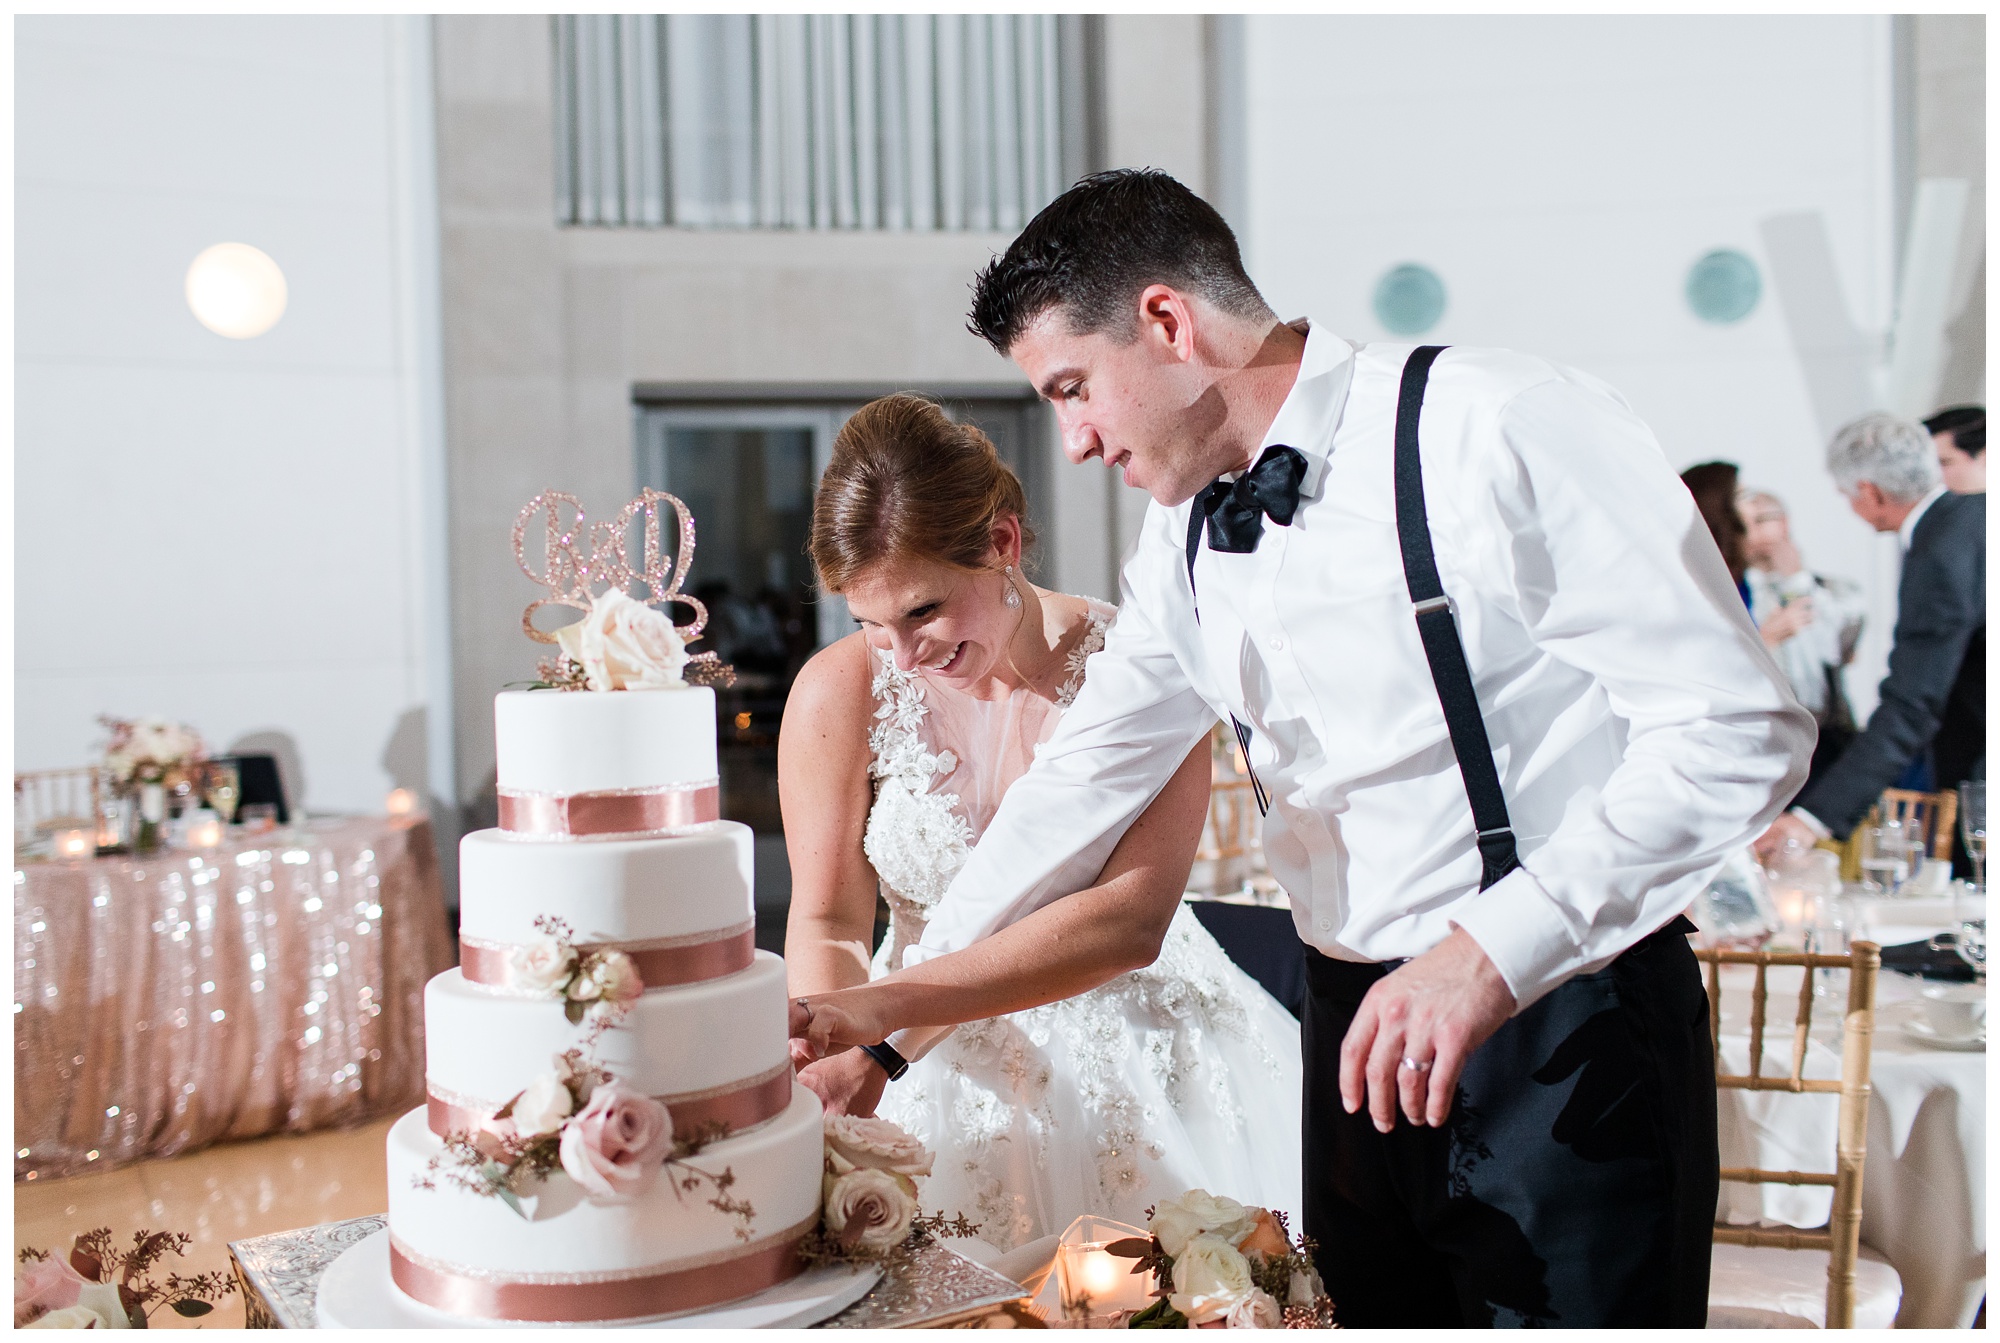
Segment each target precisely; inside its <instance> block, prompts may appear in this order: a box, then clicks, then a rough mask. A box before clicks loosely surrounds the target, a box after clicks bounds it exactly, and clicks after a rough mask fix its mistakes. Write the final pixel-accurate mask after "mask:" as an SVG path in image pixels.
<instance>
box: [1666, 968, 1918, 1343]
mask: <svg viewBox="0 0 2000 1343" xmlns="http://www.w3.org/2000/svg"><path fill="white" fill-rule="evenodd" d="M1695 954H1696V955H1697V956H1698V957H1699V958H1700V959H1701V960H1702V961H1703V962H1704V963H1705V964H1706V965H1707V976H1708V1023H1709V1034H1710V1038H1711V1041H1712V1042H1713V1044H1714V1045H1715V1066H1716V1076H1715V1084H1716V1086H1717V1087H1718V1088H1736V1089H1740V1090H1744V1091H1783V1092H1791V1093H1793V1094H1811V1093H1831V1094H1836V1095H1838V1096H1839V1097H1840V1112H1839V1120H1838V1129H1837V1137H1836V1140H1835V1152H1834V1169H1833V1172H1832V1173H1831V1174H1827V1173H1824V1172H1816V1171H1797V1170H1759V1169H1755V1168H1750V1167H1733V1168H1732V1167H1725V1168H1724V1169H1723V1171H1722V1178H1723V1179H1724V1180H1728V1181H1732V1182H1737V1183H1744V1184H1789V1185H1822V1186H1831V1187H1832V1189H1833V1214H1832V1216H1831V1218H1830V1219H1829V1220H1828V1222H1827V1225H1826V1226H1825V1227H1823V1228H1820V1229H1818V1230H1796V1229H1793V1228H1790V1227H1764V1226H1754V1227H1746V1226H1730V1225H1724V1224H1721V1223H1718V1224H1717V1226H1716V1228H1715V1243H1716V1244H1718V1245H1742V1246H1749V1247H1753V1248H1765V1249H1776V1250H1821V1251H1825V1252H1826V1255H1827V1270H1826V1327H1827V1328H1829V1329H1851V1328H1853V1327H1854V1308H1855V1299H1856V1262H1857V1260H1858V1259H1859V1257H1860V1245H1861V1174H1862V1167H1863V1165H1864V1163H1865V1162H1866V1160H1867V1156H1868V1102H1869V1098H1870V1096H1871V1094H1872V1091H1873V1088H1872V1086H1871V1085H1870V1082H1869V1061H1870V1057H1871V1054H1872V1051H1873V1047H1874V1038H1875V981H1876V977H1877V975H1878V974H1879V973H1880V971H1881V968H1882V951H1881V948H1880V947H1878V946H1876V945H1875V944H1874V943H1873V942H1856V943H1855V944H1854V945H1853V947H1852V949H1851V950H1850V951H1849V952H1848V953H1847V954H1845V955H1834V954H1830V953H1814V952H1792V951H1729V950H1724V949H1722V948H1720V947H1711V948H1701V949H1697V951H1696V953H1695ZM1725 965H1747V966H1752V967H1754V968H1755V972H1756V973H1755V978H1754V980H1753V981H1752V984H1751V989H1750V1042H1749V1043H1750V1054H1749V1071H1748V1072H1747V1073H1744V1074H1741V1075H1736V1074H1731V1073H1728V1072H1726V1071H1725V1070H1724V1068H1723V1062H1722V1038H1721V1028H1722V967H1723V966H1725ZM1772 966H1797V967H1799V968H1800V970H1801V974H1800V981H1799V996H1798V1007H1797V1009H1796V1011H1795V1013H1794V1016H1793V1022H1792V1041H1791V1045H1792V1048H1791V1067H1790V1069H1789V1070H1788V1071H1786V1072H1785V1073H1784V1074H1782V1075H1767V1074H1766V1072H1765V1070H1764V1043H1765V1032H1766V1024H1767V1022H1766V1015H1767V1007H1768V1005H1769V997H1770V994H1769V982H1768V975H1769V971H1770V969H1771V967H1772ZM1819 970H1846V971H1847V972H1848V975H1847V1009H1846V1013H1845V1015H1844V1016H1843V1018H1842V1021H1841V1037H1840V1038H1841V1050H1840V1076H1839V1077H1838V1078H1817V1077H1807V1076H1806V1075H1805V1066H1806V1046H1807V1042H1808V1038H1809V1036H1810V1034H1811V1031H1812V1010H1813V976H1814V974H1815V972H1817V971H1819ZM1871 1268H1872V1269H1874V1270H1879V1271H1876V1272H1872V1273H1871V1278H1873V1279H1875V1280H1880V1279H1881V1275H1882V1273H1884V1272H1886V1273H1887V1274H1888V1275H1889V1276H1890V1277H1894V1270H1893V1269H1889V1268H1888V1267H1887V1265H1872V1266H1871ZM1896 1291H1897V1295H1898V1297H1899V1298H1900V1295H1901V1284H1900V1280H1898V1281H1897V1284H1896Z"/></svg>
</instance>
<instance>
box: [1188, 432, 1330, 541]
mask: <svg viewBox="0 0 2000 1343" xmlns="http://www.w3.org/2000/svg"><path fill="white" fill-rule="evenodd" d="M1305 476H1306V459H1305V458H1304V457H1303V456H1301V455H1300V454H1299V452H1298V450H1297V449H1296V448H1288V447H1286V446H1284V445H1283V444H1282V443H1277V444H1273V445H1272V446H1270V447H1268V448H1266V449H1264V455H1263V456H1262V457H1259V458H1258V459H1257V465H1255V466H1253V467H1251V468H1250V469H1249V470H1248V471H1245V472H1244V473H1243V474H1242V475H1241V476H1239V477H1237V478H1236V479H1235V480H1234V481H1228V480H1218V481H1215V482H1213V483H1212V484H1210V485H1209V487H1208V488H1207V489H1205V490H1203V491H1202V492H1201V493H1200V494H1198V495H1196V496H1195V500H1194V504H1195V509H1196V512H1197V515H1198V516H1202V517H1206V518H1207V519H1208V546H1209V549H1211V550H1222V551H1228V552H1230V553H1232V554H1236V555H1247V554H1249V553H1250V552H1251V551H1253V550H1255V549H1256V548H1257V542H1258V541H1260V540H1262V539H1263V536H1264V515H1265V514H1267V513H1268V514H1269V515H1270V517H1271V521H1273V522H1275V523H1277V524H1278V525H1279V526H1280V527H1289V526H1291V525H1292V515H1293V514H1294V513H1296V512H1298V510H1299V482H1300V481H1302V480H1304V479H1305Z"/></svg>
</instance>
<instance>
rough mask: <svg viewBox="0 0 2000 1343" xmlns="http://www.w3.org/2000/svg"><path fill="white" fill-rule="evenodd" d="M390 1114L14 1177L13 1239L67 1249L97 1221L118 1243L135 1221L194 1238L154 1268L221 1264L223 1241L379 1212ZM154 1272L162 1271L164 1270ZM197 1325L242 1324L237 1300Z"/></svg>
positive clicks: (170, 1323)
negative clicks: (118, 1163)
mask: <svg viewBox="0 0 2000 1343" xmlns="http://www.w3.org/2000/svg"><path fill="white" fill-rule="evenodd" d="M395 1118H396V1117H395V1116H393V1115H391V1116H388V1117H386V1118H383V1119H380V1120H378V1121H376V1122H374V1123H371V1124H368V1125H366V1126H364V1127H362V1128H356V1129H344V1130H341V1129H336V1130H330V1131H328V1132H324V1133H307V1134H299V1135H292V1136H281V1137H275V1138H258V1139H254V1140H252V1141H249V1142H238V1143H228V1144H225V1145H222V1146H218V1147H211V1148H208V1149H207V1150H205V1151H201V1152H195V1153H193V1154H191V1155H188V1156H181V1157H173V1158H170V1159H168V1160H164V1161H142V1162H139V1163H137V1164H135V1165H130V1166H125V1167H121V1168H120V1169H118V1170H110V1171H105V1172H104V1173H102V1174H92V1175H75V1176H71V1177H70V1178H69V1179H67V1180H49V1181H46V1182H44V1181H40V1180H36V1181H29V1182H21V1181H16V1182H15V1185H14V1244H15V1245H16V1247H19V1246H23V1245H33V1246H36V1247H38V1248H41V1249H56V1248H61V1249H63V1250H67V1249H68V1248H69V1245H70V1242H71V1241H72V1240H74V1239H75V1238H76V1236H77V1235H78V1233H80V1232H84V1231H89V1230H92V1229H93V1228H96V1227H100V1226H108V1227H110V1228H111V1232H112V1234H113V1235H114V1236H115V1237H116V1238H117V1239H119V1240H121V1241H123V1240H127V1239H129V1238H130V1236H131V1234H132V1233H133V1232H134V1231H137V1230H139V1229H141V1228H144V1229H145V1230H148V1231H185V1232H187V1233H188V1234H190V1235H192V1236H193V1237H194V1242H195V1243H194V1245H193V1246H192V1247H191V1248H190V1249H189V1250H188V1253H187V1257H186V1258H185V1259H184V1260H180V1261H174V1260H171V1259H170V1260H168V1261H167V1262H166V1264H165V1265H164V1266H163V1270H164V1269H172V1270H175V1271H178V1272H181V1273H198V1272H201V1271H203V1270H205V1269H212V1268H213V1269H221V1270H223V1271H224V1272H227V1271H228V1269H229V1242H230V1241H232V1240H242V1239H243V1238H245V1237H246V1236H261V1235H264V1234H265V1233H267V1232H271V1231H289V1230H291V1229H292V1228H294V1227H301V1226H314V1225H317V1224H318V1223H320V1222H332V1221H338V1220H339V1219H341V1218H343V1217H361V1216H365V1215H366V1214H368V1213H379V1212H382V1211H384V1210H385V1209H386V1208H387V1206H388V1189H387V1183H386V1182H387V1179H388V1176H387V1172H386V1163H385V1158H384V1146H383V1144H384V1142H385V1141H386V1139H387V1137H388V1132H389V1125H390V1124H391V1123H393V1122H394V1121H395ZM156 1276H158V1277H159V1278H161V1279H164V1278H165V1277H166V1272H165V1271H162V1272H160V1273H159V1274H157V1275H156ZM195 1323H196V1322H195V1321H192V1320H183V1319H181V1318H180V1317H179V1316H178V1315H175V1314H174V1313H173V1312H172V1311H170V1310H161V1311H159V1312H158V1313H157V1314H155V1315H154V1316H153V1317H152V1325H153V1327H154V1328H156V1329H161V1328H167V1329H171V1328H188V1327H191V1326H192V1325H194V1324H195ZM200 1323H201V1324H202V1325H204V1326H206V1327H208V1328H211V1329H216V1328H223V1329H235V1328H241V1327H242V1325H243V1304H242V1302H241V1300H240V1299H238V1298H236V1297H231V1298H230V1299H229V1300H228V1301H227V1302H225V1303H224V1304H223V1305H222V1306H221V1307H220V1308H219V1309H218V1310H217V1311H216V1312H215V1313H214V1314H213V1315H210V1316H208V1317H207V1318H205V1319H203V1320H202V1321H200Z"/></svg>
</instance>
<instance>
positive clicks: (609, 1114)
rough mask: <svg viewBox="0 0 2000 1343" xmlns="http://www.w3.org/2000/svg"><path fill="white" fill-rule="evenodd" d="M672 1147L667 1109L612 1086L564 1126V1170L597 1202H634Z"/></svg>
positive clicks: (594, 1094) (600, 1090)
mask: <svg viewBox="0 0 2000 1343" xmlns="http://www.w3.org/2000/svg"><path fill="white" fill-rule="evenodd" d="M673 1145H674V1127H673V1122H672V1120H671V1118H670V1117H669V1116H668V1114H667V1107H666V1106H664V1105H662V1104H660V1103H659V1102H658V1101H656V1100H654V1099H653V1098H652V1097H650V1096H641V1095H637V1094H635V1093H634V1092H631V1091H627V1090H626V1089H625V1088H624V1087H622V1086H620V1085H619V1084H618V1083H616V1082H610V1083H606V1084H604V1085H602V1086H599V1087H598V1088H597V1089H596V1090H595V1091H593V1092H591V1095H590V1100H589V1101H588V1102H587V1103H586V1104H585V1105H584V1107H583V1109H582V1110H580V1111H578V1112H577V1114H576V1115H575V1116H574V1117H573V1118H571V1119H570V1121H569V1122H568V1123H567V1124H565V1125H563V1130H562V1149H561V1151H562V1168H563V1169H564V1170H565V1171H567V1172H568V1173H569V1177H570V1178H571V1179H572V1180H575V1181H576V1182H577V1183H578V1184H579V1185H581V1186H583V1189H584V1191H585V1192H586V1193H588V1194H589V1195H591V1196H592V1197H593V1198H602V1199H627V1198H633V1197H635V1196H637V1195H639V1194H643V1193H645V1192H646V1191H647V1190H648V1189H651V1188H652V1187H653V1181H654V1180H656V1179H658V1178H659V1175H660V1166H661V1163H662V1162H664V1161H665V1160H666V1158H667V1153H668V1152H669V1151H671V1150H672V1149H673Z"/></svg>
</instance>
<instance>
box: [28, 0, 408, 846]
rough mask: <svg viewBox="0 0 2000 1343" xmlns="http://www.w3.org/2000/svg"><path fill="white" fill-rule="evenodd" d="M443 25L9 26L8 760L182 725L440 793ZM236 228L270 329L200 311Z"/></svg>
mask: <svg viewBox="0 0 2000 1343" xmlns="http://www.w3.org/2000/svg"><path fill="white" fill-rule="evenodd" d="M426 23H427V21H424V20H410V19H383V18H258V17H226V18H152V17H136V18H135V17H122V18H46V17H43V18H37V17H24V18H21V19H18V20H17V21H16V23H15V29H14V32H15V47H14V53H15V79H16V84H15V106H16V122H15V130H16V140H15V145H16V149H15V153H16V158H15V172H16V178H15V189H16V197H15V229H16V233H15V240H16V252H15V258H16V271H15V277H16V279H15V283H16V291H15V298H16V313H15V331H16V346H15V349H16V365H15V376H16V384H15V386H16V405H15V487H16V495H15V537H16V542H15V546H16V549H15V560H16V567H15V655H16V663H15V675H16V680H15V706H14V712H15V734H16V736H15V744H16V757H15V765H16V768H17V769H27V768H39V767H53V766H62V765H71V764H82V763H86V762H88V761H89V760H91V759H93V758H94V757H95V754H96V745H97V743H98V742H99V740H100V739H101V733H100V731H99V729H98V728H97V726H96V723H95V718H96V716H97V715H98V714H100V713H113V714H118V715H140V714H162V715H165V716H167V717H170V718H175V719H180V720H184V721H186V722H188V723H190V724H192V725H193V726H194V727H195V728H197V729H198V730H199V731H200V732H201V733H202V734H203V735H204V737H206V738H207V740H208V741H209V743H210V744H211V746H212V747H216V748H221V747H225V746H228V745H230V744H232V743H234V742H237V741H239V740H240V739H242V738H244V737H246V736H250V735H252V734H273V733H276V734H284V735H285V736H288V737H290V738H291V739H292V740H293V741H294V742H295V743H296V750H297V759H298V763H299V766H300V769H301V771H302V779H300V780H298V781H295V786H297V785H298V784H302V785H303V789H304V793H305V800H306V801H307V802H308V803H310V804H311V805H312V806H314V807H315V808H320V809H329V810H363V809H371V810H372V809H379V807H380V805H381V800H382V797H383V795H384V793H385V792H386V791H387V790H388V789H389V788H390V787H391V786H393V784H395V783H399V782H400V783H404V784H409V785H411V786H418V787H421V786H423V785H425V784H426V783H427V782H428V780H427V779H426V777H425V774H426V763H427V759H428V757H429V755H430V754H431V752H430V751H429V750H428V749H427V746H428V745H429V742H428V737H427V733H428V726H427V723H426V721H425V718H424V712H423V711H424V709H425V707H426V702H427V699H428V698H429V692H428V690H427V679H428V676H429V673H430V672H431V671H432V670H433V666H432V662H433V660H432V659H430V658H428V657H427V654H426V646H425V645H426V640H427V638H429V637H430V632H431V631H432V630H433V629H439V630H440V631H441V628H442V627H441V625H440V624H439V622H438V619H436V618H432V617H428V616H427V615H426V600H427V598H426V581H427V580H426V566H425V563H424V558H423V557H424V553H425V551H424V533H423V529H422V528H421V527H420V521H421V515H422V513H423V510H424V508H425V507H426V503H425V501H426V498H427V497H428V496H427V495H426V493H425V483H424V482H425V477H424V471H425V467H426V461H427V459H426V457H425V451H426V448H427V445H428V446H429V447H432V448H434V447H435V446H436V444H435V438H434V430H433V429H430V428H427V426H434V425H435V423H436V421H437V408H436V397H437V390H436V386H435V383H436V378H435V376H434V374H426V373H425V371H424V370H425V369H426V367H427V366H428V367H431V368H434V367H435V335H434V329H435V322H436V318H435V304H436V300H435V284H436V281H435V275H434V268H435V261H434V254H435V247H436V243H435V223H434V211H435V187H434V173H433V172H432V170H431V169H430V168H429V167H428V163H429V153H430V151H429V150H428V148H427V146H428V144H429V143H430V130H429V111H428V109H429V106H430V88H429V57H428V46H427V43H428V29H427V27H426V26H425V24H426ZM426 220H431V221H433V222H431V223H430V224H429V226H428V229H426V225H425V221H426ZM427 234H428V238H429V242H428V245H427V246H426V244H425V238H426V236H427ZM222 241H237V242H247V243H250V244H252V245H254V246H256V247H259V248H261V249H263V250H264V251H265V252H267V253H269V254H270V255H271V257H272V258H273V259H275V260H276V261H277V263H278V264H279V266H280V267H282V268H283V270H284V272H285V275H286V278H287V280H288V282H289V285H290V306H289V308H288V310H287V311H286V313H285V316H284V318H283V320H281V321H280V322H279V323H278V325H277V326H276V327H275V328H273V329H272V330H271V331H270V332H269V333H267V334H265V335H264V336H261V337H258V338H256V339H253V340H248V341H234V340H227V339H225V338H223V337H221V336H217V335H214V334H212V333H211V332H209V331H208V330H206V329H205V328H203V327H202V326H201V325H199V324H198V323H197V322H196V321H195V319H194V317H193V315H192V314H191V313H190V312H189V311H188V307H187V304H186V302H185V301H184V299H183V297H182V281H183V277H184V275H185V273H186V271H187V267H188V264H189V262H190V261H192V260H193V258H194V256H195V254H196V253H198V252H199V251H201V250H202V249H203V248H205V247H207V246H209V245H210V244H212V243H216V242H222ZM427 329H429V330H430V331H431V332H432V333H433V334H431V335H429V336H428V337H427V336H426V330H427ZM427 348H428V351H429V353H428V354H427V352H426V351H427ZM433 483H435V480H434V481H433ZM431 502H432V504H433V505H434V504H435V500H434V499H433V500H432V501H431ZM440 541H441V538H440ZM436 577H437V575H435V574H431V575H430V578H431V580H435V579H436ZM430 586H431V587H432V588H433V589H436V588H439V587H440V586H441V585H440V584H438V583H437V582H435V581H432V582H431V584H430ZM412 715H414V716H412ZM446 717H448V714H447V715H446ZM446 759H447V760H448V756H447V757H446Z"/></svg>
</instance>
